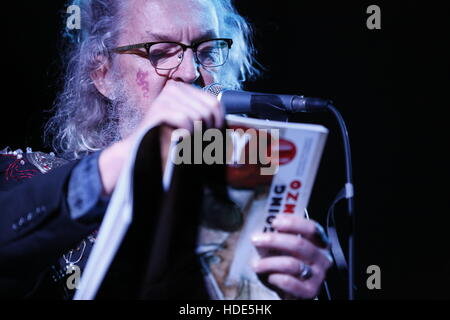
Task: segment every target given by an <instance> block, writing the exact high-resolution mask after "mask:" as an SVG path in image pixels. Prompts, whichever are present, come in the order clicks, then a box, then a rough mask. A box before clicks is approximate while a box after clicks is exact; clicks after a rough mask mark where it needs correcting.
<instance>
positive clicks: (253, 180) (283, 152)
mask: <svg viewBox="0 0 450 320" xmlns="http://www.w3.org/2000/svg"><path fill="white" fill-rule="evenodd" d="M229 128H231V129H234V130H236V129H242V130H244V131H246V130H247V129H249V128H246V127H244V126H230V127H229ZM252 139H255V140H256V141H254V142H256V145H258V146H259V136H258V135H256V136H251V138H250V140H252ZM250 140H249V141H247V143H246V144H245V146H244V150H245V153H244V154H245V155H247V157H246V160H248V154H249V151H250V150H249V146H250ZM267 140H268V141H267V142H268V149H267V150H266V152H263V154H264V158H265V160H268V159H270V161H271V164H272V165H285V164H287V163H289V162H291V161H292V160H293V159H294V157H295V155H296V153H297V148H296V147H295V144H294V143H292V142H291V141H288V140H286V139H279V143H278V159H276V157H275V158H272V156H274V155H273V153H274V152H273V151H274V150H273V148H276V144H275V145H274V143H273V137H272V136H271V135H270V133H269V132H267ZM262 167H269V164H267V165H261V163H257V164H250V163H248V162H246V163H244V164H228V165H227V180H228V183H229V184H230V186H232V187H235V188H254V187H256V186H263V185H270V184H271V183H272V179H273V176H272V175H261V168H262Z"/></svg>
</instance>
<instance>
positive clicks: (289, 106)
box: [203, 83, 332, 116]
mask: <svg viewBox="0 0 450 320" xmlns="http://www.w3.org/2000/svg"><path fill="white" fill-rule="evenodd" d="M203 90H204V91H206V92H209V93H211V94H213V95H215V96H217V99H218V100H219V101H220V103H221V104H222V106H223V107H224V108H225V113H227V114H236V113H254V114H259V115H264V116H268V115H280V114H281V113H282V114H286V113H297V112H322V111H326V110H328V106H329V105H330V104H332V101H330V100H325V99H321V98H308V97H304V96H296V95H287V94H270V93H259V92H249V91H239V90H229V89H227V88H225V87H223V86H222V85H221V84H219V83H212V84H210V85H208V86H206V87H204V88H203Z"/></svg>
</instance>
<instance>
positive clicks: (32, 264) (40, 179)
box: [0, 152, 98, 298]
mask: <svg viewBox="0 0 450 320" xmlns="http://www.w3.org/2000/svg"><path fill="white" fill-rule="evenodd" d="M77 163H78V161H72V162H67V161H63V160H62V159H58V158H56V157H55V156H53V155H48V154H44V153H41V152H34V153H32V152H28V153H23V154H22V153H20V152H19V153H18V154H14V153H11V152H10V153H7V152H6V153H2V154H0V296H2V297H8V298H26V297H32V296H33V295H34V294H35V292H36V290H40V289H39V288H40V286H41V284H42V282H45V281H44V279H47V278H50V277H51V275H50V272H51V271H50V269H49V267H50V266H51V265H52V264H53V263H57V261H58V260H59V259H60V257H61V256H62V255H63V254H64V253H66V252H67V251H68V250H70V249H72V248H74V247H76V246H77V244H79V243H80V241H82V240H83V238H85V237H86V236H88V235H89V234H90V233H92V232H93V231H94V230H95V229H96V228H97V227H98V225H96V224H93V225H84V224H81V223H78V222H76V221H74V220H73V219H71V217H70V213H69V210H68V205H67V200H66V199H67V184H68V181H69V178H70V174H71V172H72V169H73V168H74V167H75V165H76V164H77ZM47 280H48V279H47ZM41 297H43V298H45V295H41ZM49 298H55V297H52V296H49Z"/></svg>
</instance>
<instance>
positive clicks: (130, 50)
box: [111, 38, 233, 70]
mask: <svg viewBox="0 0 450 320" xmlns="http://www.w3.org/2000/svg"><path fill="white" fill-rule="evenodd" d="M214 40H223V41H225V42H226V43H227V45H228V52H227V56H226V58H225V59H224V62H223V63H222V64H219V65H213V66H207V65H204V64H203V63H201V62H200V60H199V59H198V56H197V48H198V47H199V46H200V45H201V44H202V43H205V42H208V41H214ZM159 43H173V44H177V45H179V46H180V47H181V48H182V49H183V56H182V58H181V60H180V62H179V63H178V65H177V66H175V67H173V68H158V67H156V66H155V65H154V64H153V62H152V60H151V59H150V47H151V46H153V45H155V44H159ZM232 45H233V39H229V38H214V39H206V40H202V41H198V42H194V43H192V44H191V45H187V44H184V43H180V42H175V41H157V42H143V43H137V44H132V45H128V46H122V47H117V48H114V49H112V50H111V51H112V52H114V53H120V54H136V55H138V56H141V57H143V58H146V59H148V60H149V61H150V63H151V64H152V65H153V67H154V68H155V69H157V70H172V69H175V68H178V66H179V65H180V64H181V63H182V62H183V59H184V52H185V51H186V50H187V49H192V51H193V52H194V57H195V62H197V63H198V64H201V65H202V66H204V67H206V68H216V67H220V66H223V65H224V64H225V63H226V62H227V60H228V56H229V54H230V49H231V46H232ZM142 48H144V49H145V51H146V53H144V52H142V51H141V50H136V49H142Z"/></svg>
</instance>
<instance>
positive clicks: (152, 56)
mask: <svg viewBox="0 0 450 320" xmlns="http://www.w3.org/2000/svg"><path fill="white" fill-rule="evenodd" d="M232 44H233V40H232V39H224V38H220V39H209V40H204V41H200V42H196V43H193V44H191V45H190V46H188V45H185V44H183V43H178V42H172V41H164V42H163V41H161V42H146V43H138V44H133V45H129V46H124V47H118V48H115V49H113V50H112V51H113V52H115V53H128V54H137V55H139V56H141V57H144V58H147V59H149V60H150V62H151V64H152V65H153V67H154V68H155V69H158V70H170V69H174V68H177V67H178V66H179V65H180V64H181V62H182V61H183V56H184V52H185V51H186V50H187V49H189V48H190V49H192V51H193V52H194V57H195V62H196V63H198V64H201V65H202V66H204V67H207V68H211V67H220V66H222V65H224V64H225V62H227V59H228V54H229V52H230V48H231V45H232ZM142 48H144V49H145V50H146V52H143V51H142V50H139V49H142Z"/></svg>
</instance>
